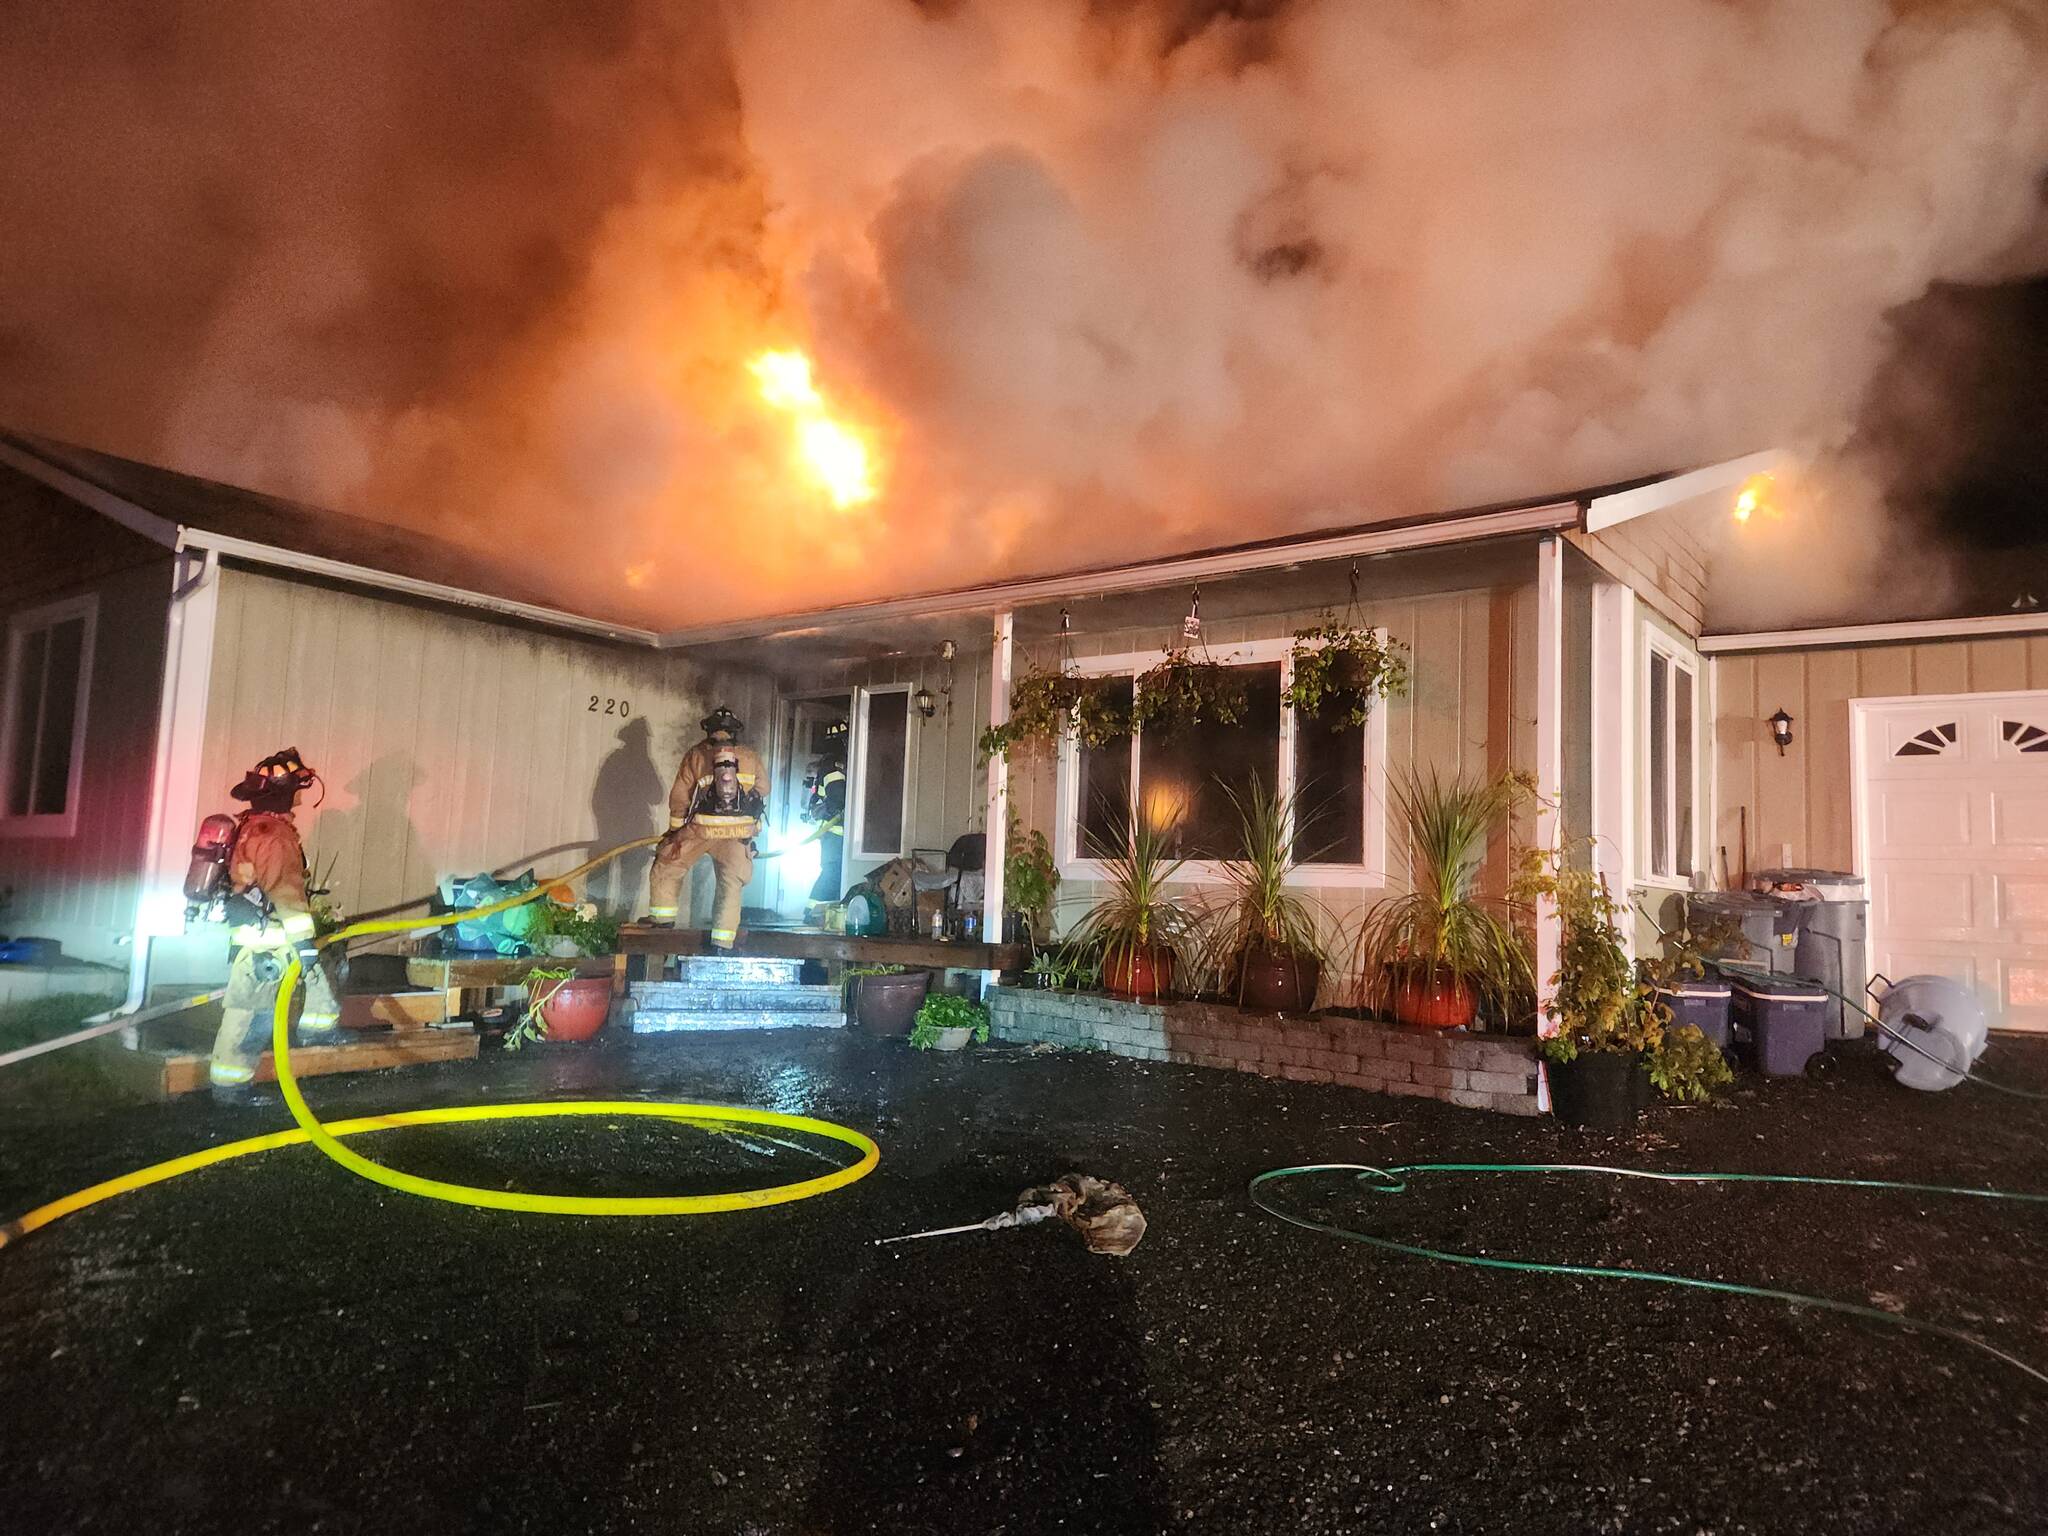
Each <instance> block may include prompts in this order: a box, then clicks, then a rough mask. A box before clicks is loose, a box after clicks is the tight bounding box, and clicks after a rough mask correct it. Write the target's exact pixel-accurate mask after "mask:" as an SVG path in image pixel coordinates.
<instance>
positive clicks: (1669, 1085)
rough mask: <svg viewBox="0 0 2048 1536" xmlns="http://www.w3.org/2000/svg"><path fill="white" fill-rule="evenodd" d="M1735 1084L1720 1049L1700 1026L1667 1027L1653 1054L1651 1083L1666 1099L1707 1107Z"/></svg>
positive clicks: (1651, 1057)
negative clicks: (1715, 1095) (1717, 1093)
mask: <svg viewBox="0 0 2048 1536" xmlns="http://www.w3.org/2000/svg"><path fill="white" fill-rule="evenodd" d="M1734 1080H1735V1074H1734V1073H1733V1072H1731V1071H1729V1069H1728V1061H1727V1058H1726V1057H1724V1056H1723V1055H1722V1054H1721V1048H1720V1047H1719V1046H1717V1045H1715V1044H1714V1042H1713V1041H1711V1040H1709V1039H1708V1038H1707V1037H1706V1036H1705V1035H1704V1034H1703V1033H1701V1031H1700V1029H1699V1026H1697V1025H1694V1024H1678V1025H1672V1026H1668V1027H1667V1028H1666V1029H1665V1030H1664V1038H1663V1039H1661V1040H1659V1041H1658V1042H1657V1044H1656V1046H1655V1048H1654V1049H1652V1050H1651V1052H1650V1082H1651V1083H1652V1085H1654V1086H1655V1088H1656V1089H1657V1091H1658V1092H1659V1093H1661V1094H1663V1095H1665V1097H1667V1098H1673V1099H1681V1100H1686V1101H1689V1102H1692V1103H1695V1104H1698V1103H1704V1102H1705V1101H1706V1100H1707V1099H1709V1098H1711V1097H1712V1096H1713V1091H1714V1090H1715V1089H1716V1088H1721V1087H1725V1086H1726V1085H1727V1084H1729V1083H1731V1082H1733V1081H1734Z"/></svg>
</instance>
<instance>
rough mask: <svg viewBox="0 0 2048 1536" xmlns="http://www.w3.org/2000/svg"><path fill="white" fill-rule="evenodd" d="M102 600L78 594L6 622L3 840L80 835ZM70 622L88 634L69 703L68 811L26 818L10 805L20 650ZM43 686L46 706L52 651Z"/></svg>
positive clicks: (0, 792)
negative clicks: (38, 633) (12, 812)
mask: <svg viewBox="0 0 2048 1536" xmlns="http://www.w3.org/2000/svg"><path fill="white" fill-rule="evenodd" d="M99 612H100V600H99V594H98V593H96V592H84V593H80V594H79V595H78V596H76V597H67V598H64V599H63V600H62V601H60V602H54V603H44V604H41V605H40V606H38V607H35V608H24V609H22V610H21V611H20V612H19V613H15V614H12V615H10V616H9V618H8V620H7V649H6V656H5V666H6V671H5V673H4V674H0V837H73V836H75V835H76V834H77V832H78V796H79V791H80V789H81V788H83V786H84V780H85V751H86V739H85V733H86V729H87V726H88V722H89V719H90V716H91V706H92V661H93V640H94V637H95V635H96V634H97V632H98V630H99ZM72 619H82V620H84V621H85V626H84V633H83V634H82V635H81V636H80V638H79V642H78V685H77V693H76V695H75V697H74V698H73V699H72V702H71V761H70V762H69V763H67V764H66V765H65V770H64V809H63V810H61V811H57V812H54V813H46V814H41V815H38V814H36V813H35V812H33V811H31V812H29V813H28V814H27V815H23V816H10V815H8V814H7V804H8V802H9V801H10V800H11V799H12V798H13V795H14V785H13V782H12V780H11V777H10V775H11V774H12V772H13V764H14V747H15V741H14V713H15V708H14V707H15V701H16V698H17V697H18V695H19V694H20V691H21V684H22V678H21V652H22V647H23V645H25V644H26V643H27V637H28V636H29V635H31V634H33V633H35V632H36V631H38V630H49V629H54V628H55V627H56V626H57V625H59V624H63V623H67V622H69V621H70V620H72ZM43 676H44V680H45V687H44V690H43V699H42V702H43V703H44V704H47V702H48V699H49V689H48V686H47V679H48V677H49V667H48V653H47V651H46V652H45V655H44V672H43ZM44 723H45V722H44V721H43V719H42V708H41V706H40V705H39V706H38V709H37V732H36V742H35V745H36V746H37V747H38V748H40V746H41V743H42V727H43V725H44ZM40 756H41V753H40V751H37V752H36V753H35V754H34V757H33V758H32V759H31V761H30V764H29V777H30V785H29V789H30V794H31V797H33V794H34V789H35V785H34V778H35V767H36V764H35V761H34V758H40Z"/></svg>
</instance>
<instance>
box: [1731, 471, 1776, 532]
mask: <svg viewBox="0 0 2048 1536" xmlns="http://www.w3.org/2000/svg"><path fill="white" fill-rule="evenodd" d="M1772 489H1773V483H1772V479H1771V477H1770V476H1769V475H1751V476H1750V477H1749V478H1748V479H1747V480H1745V481H1743V482H1742V489H1741V490H1740V491H1738V492H1737V493H1736V496H1735V521H1736V522H1738V523H1746V522H1748V521H1749V520H1750V519H1751V518H1753V517H1755V516H1756V515H1757V513H1758V512H1762V513H1764V514H1765V515H1766V516H1768V517H1773V518H1775V517H1776V516H1777V515H1778V509H1777V507H1776V505H1775V504H1774V503H1773V502H1772V500H1771V491H1772Z"/></svg>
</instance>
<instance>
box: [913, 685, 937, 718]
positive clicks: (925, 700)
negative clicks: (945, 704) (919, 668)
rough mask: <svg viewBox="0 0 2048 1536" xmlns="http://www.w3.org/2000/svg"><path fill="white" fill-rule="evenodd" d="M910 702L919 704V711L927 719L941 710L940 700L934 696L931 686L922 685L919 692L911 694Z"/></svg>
mask: <svg viewBox="0 0 2048 1536" xmlns="http://www.w3.org/2000/svg"><path fill="white" fill-rule="evenodd" d="M910 702H911V703H913V704H915V705H916V706H917V712H918V713H919V714H920V715H923V716H924V717H925V719H927V720H929V719H931V717H932V716H933V715H935V714H937V713H938V712H939V701H938V700H937V699H935V698H933V697H932V691H931V689H929V688H925V687H922V686H920V687H919V688H918V690H917V692H916V693H914V694H912V695H911V696H910Z"/></svg>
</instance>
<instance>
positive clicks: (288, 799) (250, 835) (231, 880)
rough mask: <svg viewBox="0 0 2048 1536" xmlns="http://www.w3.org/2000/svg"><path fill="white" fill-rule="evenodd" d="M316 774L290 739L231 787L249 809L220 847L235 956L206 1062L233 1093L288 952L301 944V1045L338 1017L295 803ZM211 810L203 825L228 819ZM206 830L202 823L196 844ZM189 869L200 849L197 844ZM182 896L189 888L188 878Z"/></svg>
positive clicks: (256, 1043) (243, 1082)
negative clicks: (318, 944)
mask: <svg viewBox="0 0 2048 1536" xmlns="http://www.w3.org/2000/svg"><path fill="white" fill-rule="evenodd" d="M318 777H319V775H317V774H316V773H314V772H313V770H312V769H310V768H308V767H307V766H306V765H305V763H304V762H302V761H301V760H300V758H299V753H298V749H297V748H296V747H293V748H289V749H287V750H285V751H283V752H277V753H273V754H272V755H271V756H269V757H266V758H265V759H264V760H263V761H262V762H260V763H258V764H257V765H256V766H255V767H254V768H251V769H250V770H249V771H248V773H247V774H245V775H244V776H243V778H242V782H241V783H239V784H237V785H236V786H235V787H234V788H233V789H232V790H230V791H229V793H230V794H232V795H233V796H234V797H235V798H236V799H237V800H242V801H246V802H247V803H248V806H249V808H248V809H247V810H246V811H244V812H242V814H241V815H240V816H238V817H236V818H235V819H234V823H233V832H232V835H231V837H229V838H227V839H224V840H222V841H223V842H224V855H225V856H224V857H221V856H219V855H218V854H217V855H216V859H217V864H218V869H219V876H218V880H219V891H218V898H217V899H216V900H215V901H214V903H213V905H214V907H215V908H216V909H217V910H219V911H220V913H221V915H222V916H223V917H224V918H225V920H226V921H228V922H229V923H230V924H232V925H233V926H232V927H231V928H230V929H229V931H228V942H229V945H230V948H231V952H232V954H233V962H232V964H231V965H230V967H229V970H228V994H227V997H226V999H225V1001H224V1002H223V1004H222V1006H221V1017H220V1033H219V1034H218V1035H216V1036H215V1037H214V1041H213V1062H212V1065H211V1066H210V1067H209V1069H208V1076H209V1077H210V1078H211V1079H212V1082H213V1086H214V1088H215V1090H216V1091H217V1092H218V1091H226V1092H229V1093H233V1092H235V1091H236V1090H238V1089H242V1088H245V1087H246V1086H247V1085H248V1084H249V1083H250V1082H251V1081H252V1080H254V1078H255V1076H256V1063H257V1062H258V1061H259V1060H260V1059H261V1058H262V1055H263V1050H264V1047H265V1045H266V1044H267V1043H268V1041H269V1038H270V1027H271V1013H272V1010H273V1009H274V1008H275V1007H276V1004H277V986H278V983H279V981H281V980H282V979H283V977H284V968H285V958H286V955H287V953H288V952H289V951H292V950H296V951H298V955H299V960H300V964H301V965H302V966H303V968H304V971H305V976H304V979H303V981H302V982H301V983H300V990H301V995H302V996H303V998H304V1000H305V1011H304V1012H303V1013H302V1014H301V1015H300V1017H299V1023H298V1031H297V1040H298V1043H300V1044H302V1045H303V1044H326V1043H328V1042H331V1041H332V1040H333V1039H334V1037H335V1031H336V1028H337V1026H339V1024H340V1023H341V1007H340V1004H339V1003H338V1002H337V1001H336V997H335V988H334V982H333V977H332V976H331V974H330V968H331V965H332V962H331V961H329V960H327V959H326V958H325V956H324V955H323V954H322V952H320V951H318V950H316V949H315V948H314V945H313V912H312V907H311V904H310V903H309V901H308V899H307V892H306V880H307V870H306V850H305V845H304V844H302V843H301V842H300V841H299V829H298V828H297V827H296V826H295V825H293V823H292V809H293V807H294V806H296V805H297V804H298V800H299V796H300V794H301V793H303V792H304V791H305V790H306V789H307V788H308V787H309V786H310V785H311V784H312V783H313V782H314V780H315V779H317V778H318ZM226 820H227V818H225V817H208V818H207V822H208V827H209V828H210V827H212V826H213V824H215V823H217V822H223V821H226ZM207 838H208V832H207V830H206V829H202V831H201V844H202V846H204V845H205V844H206V842H207ZM193 851H194V854H195V868H196V865H197V857H196V856H197V855H198V854H199V852H200V850H199V849H196V848H195V849H194V850H193ZM186 894H187V896H188V897H191V896H193V895H194V891H193V888H192V884H191V883H190V882H189V881H188V885H187V888H186Z"/></svg>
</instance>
